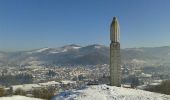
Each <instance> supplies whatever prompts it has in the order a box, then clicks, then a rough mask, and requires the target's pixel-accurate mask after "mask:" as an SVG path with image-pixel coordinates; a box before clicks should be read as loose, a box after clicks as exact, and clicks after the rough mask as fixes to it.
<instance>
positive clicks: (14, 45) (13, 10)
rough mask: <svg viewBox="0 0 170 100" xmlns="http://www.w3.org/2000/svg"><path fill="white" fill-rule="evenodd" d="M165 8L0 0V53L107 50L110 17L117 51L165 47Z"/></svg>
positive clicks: (122, 0) (144, 3) (169, 12)
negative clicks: (115, 28)
mask: <svg viewBox="0 0 170 100" xmlns="http://www.w3.org/2000/svg"><path fill="white" fill-rule="evenodd" d="M169 5H170V0H0V51H18V50H31V49H35V48H43V47H54V48H55V47H60V46H63V45H68V44H77V45H81V46H86V45H90V44H102V45H106V46H109V43H110V40H109V39H110V38H109V36H110V32H109V31H110V24H111V21H112V19H113V17H114V16H116V17H118V20H119V24H120V31H121V38H120V40H121V48H132V47H157V46H170V6H169Z"/></svg>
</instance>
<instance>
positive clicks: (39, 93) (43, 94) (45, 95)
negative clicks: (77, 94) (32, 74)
mask: <svg viewBox="0 0 170 100" xmlns="http://www.w3.org/2000/svg"><path fill="white" fill-rule="evenodd" d="M32 94H33V96H34V97H35V98H42V99H48V100H51V98H52V97H53V96H54V90H49V89H46V88H41V89H34V90H33V91H32Z"/></svg>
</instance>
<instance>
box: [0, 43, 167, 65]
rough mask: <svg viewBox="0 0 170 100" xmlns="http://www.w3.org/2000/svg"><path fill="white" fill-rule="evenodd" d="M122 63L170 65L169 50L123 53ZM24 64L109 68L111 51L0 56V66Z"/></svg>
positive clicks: (67, 49) (73, 49) (96, 48)
mask: <svg viewBox="0 0 170 100" xmlns="http://www.w3.org/2000/svg"><path fill="white" fill-rule="evenodd" d="M121 59H122V63H125V62H135V63H146V64H148V65H151V64H167V65H168V64H170V62H169V60H170V46H164V47H143V48H126V49H121ZM6 64H11V65H25V64H62V65H63V64H73V65H75V64H81V65H96V64H109V47H107V46H104V45H99V44H94V45H89V46H85V47H82V46H79V45H75V44H72V45H66V46H63V47H59V48H41V49H37V50H31V51H21V52H10V53H9V52H8V53H6V52H0V65H6Z"/></svg>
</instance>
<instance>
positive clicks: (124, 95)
mask: <svg viewBox="0 0 170 100" xmlns="http://www.w3.org/2000/svg"><path fill="white" fill-rule="evenodd" d="M53 100H170V96H169V95H164V94H158V93H153V92H148V91H143V90H135V89H129V88H123V87H114V86H107V85H96V86H89V87H87V88H85V89H82V90H73V91H68V92H63V93H61V94H60V95H58V96H56V97H54V98H53Z"/></svg>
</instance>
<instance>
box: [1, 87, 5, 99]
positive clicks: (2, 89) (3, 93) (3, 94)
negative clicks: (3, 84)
mask: <svg viewBox="0 0 170 100" xmlns="http://www.w3.org/2000/svg"><path fill="white" fill-rule="evenodd" d="M2 96H5V90H4V88H0V97H2Z"/></svg>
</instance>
